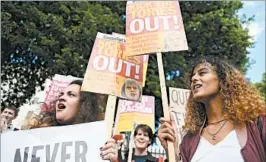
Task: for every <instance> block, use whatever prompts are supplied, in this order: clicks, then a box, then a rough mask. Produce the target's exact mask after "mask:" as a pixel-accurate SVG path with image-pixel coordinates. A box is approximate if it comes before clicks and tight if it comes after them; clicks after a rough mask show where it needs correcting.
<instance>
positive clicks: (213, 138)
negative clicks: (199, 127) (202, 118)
mask: <svg viewBox="0 0 266 162" xmlns="http://www.w3.org/2000/svg"><path fill="white" fill-rule="evenodd" d="M226 122H227V120H226V121H225V122H224V123H223V125H222V126H221V127H220V129H219V130H218V131H217V132H216V133H210V132H209V131H208V129H207V127H206V132H207V133H208V134H209V135H211V136H212V140H216V138H215V137H216V135H217V134H218V133H219V132H220V131H221V130H222V128H223V127H224V125H225V123H226Z"/></svg>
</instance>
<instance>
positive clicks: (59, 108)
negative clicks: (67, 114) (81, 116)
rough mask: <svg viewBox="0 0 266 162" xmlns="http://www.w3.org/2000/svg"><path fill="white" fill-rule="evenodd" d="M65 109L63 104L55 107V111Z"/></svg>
mask: <svg viewBox="0 0 266 162" xmlns="http://www.w3.org/2000/svg"><path fill="white" fill-rule="evenodd" d="M65 108H66V106H65V105H64V104H63V103H59V104H58V105H57V110H64V109H65Z"/></svg>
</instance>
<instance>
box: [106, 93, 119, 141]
mask: <svg viewBox="0 0 266 162" xmlns="http://www.w3.org/2000/svg"><path fill="white" fill-rule="evenodd" d="M115 104H116V96H112V95H108V99H107V104H106V109H105V117H104V121H105V123H106V125H107V133H108V134H107V135H108V136H107V137H108V138H110V137H112V135H113V131H112V129H113V124H114V115H115Z"/></svg>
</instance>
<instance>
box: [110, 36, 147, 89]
mask: <svg viewBox="0 0 266 162" xmlns="http://www.w3.org/2000/svg"><path fill="white" fill-rule="evenodd" d="M112 35H114V36H119V37H121V39H123V40H124V41H123V46H124V48H125V50H126V49H127V48H126V36H125V35H124V34H119V33H114V32H113V33H112ZM134 57H143V83H142V87H144V86H145V81H146V73H147V69H148V62H149V55H141V56H134Z"/></svg>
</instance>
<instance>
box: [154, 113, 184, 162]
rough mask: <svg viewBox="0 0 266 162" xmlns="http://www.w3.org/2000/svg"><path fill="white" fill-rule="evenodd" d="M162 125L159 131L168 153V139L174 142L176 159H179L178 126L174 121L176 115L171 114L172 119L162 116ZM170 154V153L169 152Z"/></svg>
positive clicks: (160, 138)
mask: <svg viewBox="0 0 266 162" xmlns="http://www.w3.org/2000/svg"><path fill="white" fill-rule="evenodd" d="M160 123H161V126H160V128H159V131H158V137H159V140H160V142H161V144H162V146H163V148H164V149H165V151H166V153H167V151H168V150H167V141H171V142H173V143H174V151H175V155H176V157H175V158H176V160H177V161H179V159H180V157H179V148H178V137H177V134H178V132H177V127H176V125H175V122H174V117H173V116H172V115H171V116H170V120H166V119H165V118H160ZM167 156H168V153H167Z"/></svg>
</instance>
